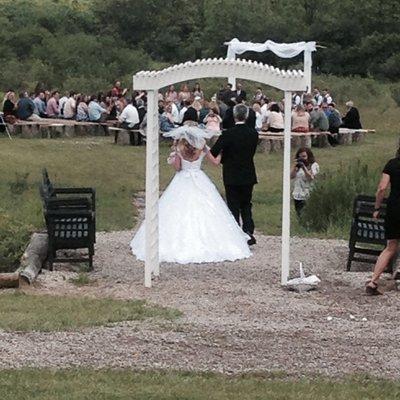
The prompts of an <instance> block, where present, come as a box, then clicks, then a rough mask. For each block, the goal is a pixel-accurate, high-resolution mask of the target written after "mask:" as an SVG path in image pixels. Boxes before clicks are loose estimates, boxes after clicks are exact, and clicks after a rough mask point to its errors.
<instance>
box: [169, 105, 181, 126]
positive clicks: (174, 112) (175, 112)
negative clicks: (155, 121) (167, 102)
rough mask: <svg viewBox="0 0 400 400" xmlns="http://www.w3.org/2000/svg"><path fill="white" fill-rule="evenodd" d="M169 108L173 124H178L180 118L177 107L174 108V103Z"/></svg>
mask: <svg viewBox="0 0 400 400" xmlns="http://www.w3.org/2000/svg"><path fill="white" fill-rule="evenodd" d="M171 106H172V111H171V114H172V118H173V119H174V122H175V124H178V123H179V118H180V116H179V111H178V107H177V106H176V104H175V103H172V104H171ZM182 118H183V117H182Z"/></svg>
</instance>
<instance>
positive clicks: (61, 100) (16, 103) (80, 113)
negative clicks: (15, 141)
mask: <svg viewBox="0 0 400 400" xmlns="http://www.w3.org/2000/svg"><path fill="white" fill-rule="evenodd" d="M127 92H128V90H127V89H123V88H122V87H121V82H120V81H116V82H115V84H114V86H113V88H112V89H111V90H110V91H109V92H108V93H107V94H104V93H99V94H92V95H86V94H82V93H77V92H74V91H71V92H68V93H64V94H63V95H62V96H61V94H60V92H59V91H57V90H55V91H53V92H49V91H48V90H39V91H37V92H36V93H31V94H29V93H28V92H26V91H23V92H21V93H19V98H18V99H17V96H16V93H15V91H14V90H9V91H8V92H7V93H6V94H5V96H4V101H3V117H4V120H5V122H7V123H11V124H13V123H15V122H17V121H18V120H23V121H40V120H41V119H44V118H52V119H66V120H76V121H81V122H97V123H99V122H105V121H107V120H119V121H120V123H121V124H122V125H123V126H125V127H127V128H137V127H139V126H140V124H141V122H142V121H143V119H144V115H145V113H146V111H145V96H144V93H143V92H142V93H137V92H135V93H134V94H133V95H131V96H129V95H127Z"/></svg>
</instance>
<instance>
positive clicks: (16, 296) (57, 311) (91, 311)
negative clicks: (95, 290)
mask: <svg viewBox="0 0 400 400" xmlns="http://www.w3.org/2000/svg"><path fill="white" fill-rule="evenodd" d="M179 315H180V312H179V311H177V310H172V309H168V308H162V307H158V306H149V305H148V304H146V302H145V301H142V300H131V301H123V300H113V299H89V298H84V297H82V298H70V297H57V296H34V295H25V294H22V293H12V294H10V293H1V294H0V329H3V330H6V331H25V332H28V331H42V332H50V331H65V330H74V329H75V330H76V329H79V328H83V327H88V326H100V325H106V324H108V323H113V322H120V321H133V320H143V319H146V318H164V319H173V318H176V317H178V316H179ZM0 398H1V399H2V397H1V396H0Z"/></svg>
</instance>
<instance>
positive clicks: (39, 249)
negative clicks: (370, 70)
mask: <svg viewBox="0 0 400 400" xmlns="http://www.w3.org/2000/svg"><path fill="white" fill-rule="evenodd" d="M48 242H49V238H48V235H47V233H34V234H33V235H32V237H31V241H30V242H29V245H28V247H27V248H26V250H25V252H24V254H23V255H22V257H21V267H20V273H19V281H20V284H29V285H30V284H32V283H33V281H34V280H35V279H36V278H37V276H38V275H39V272H40V271H41V269H42V265H43V263H44V261H45V260H46V258H47V251H48V245H49V243H48Z"/></svg>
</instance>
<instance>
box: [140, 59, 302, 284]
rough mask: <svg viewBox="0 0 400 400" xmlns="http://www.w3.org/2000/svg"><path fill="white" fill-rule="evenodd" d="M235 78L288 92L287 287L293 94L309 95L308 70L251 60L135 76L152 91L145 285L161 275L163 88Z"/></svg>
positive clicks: (284, 229)
mask: <svg viewBox="0 0 400 400" xmlns="http://www.w3.org/2000/svg"><path fill="white" fill-rule="evenodd" d="M229 76H235V77H237V78H240V79H246V80H251V81H256V82H259V83H263V84H265V85H269V86H273V87H275V88H277V89H280V90H283V91H284V93H285V120H284V122H285V132H284V163H283V201H282V203H283V207H282V271H281V283H282V284H283V285H284V284H286V282H287V279H288V275H289V253H290V135H291V104H292V91H305V90H306V88H307V79H306V76H305V74H304V72H303V71H300V70H296V71H295V70H291V71H284V70H280V69H278V68H274V67H272V66H269V65H265V64H262V63H258V62H254V61H247V60H240V59H237V60H227V59H224V58H220V59H207V60H197V61H195V62H191V61H188V62H186V63H184V64H179V65H174V66H172V67H169V68H166V69H163V70H161V71H141V72H138V73H137V74H136V75H134V77H133V87H134V89H135V90H146V91H147V137H146V210H145V220H146V229H145V230H146V239H145V241H146V260H145V274H144V285H145V286H146V287H151V280H152V276H153V275H154V276H159V274H160V263H159V236H158V199H159V127H158V90H159V89H161V88H163V87H165V86H168V85H172V84H174V83H177V82H182V81H189V80H193V79H199V78H227V77H229Z"/></svg>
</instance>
